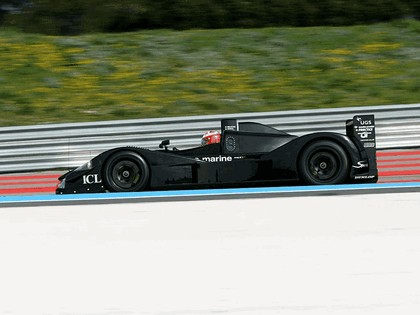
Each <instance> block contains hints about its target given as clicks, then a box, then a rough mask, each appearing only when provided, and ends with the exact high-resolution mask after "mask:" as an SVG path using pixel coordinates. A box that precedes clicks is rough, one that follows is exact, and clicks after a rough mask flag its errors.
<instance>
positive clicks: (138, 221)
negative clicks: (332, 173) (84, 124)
mask: <svg viewBox="0 0 420 315" xmlns="http://www.w3.org/2000/svg"><path fill="white" fill-rule="evenodd" d="M419 209H420V199H419V194H418V193H403V194H398V193H392V194H378V195H376V194H366V195H344V196H343V195H340V196H316V197H299V198H269V199H247V200H240V199H234V200H202V201H189V202H171V203H161V202H156V203H129V204H127V203H125V204H124V203H122V204H103V205H78V206H54V207H47V206H43V207H36V206H34V207H18V208H16V207H14V208H0V252H1V254H2V256H1V259H0V279H1V281H0V297H1V299H0V314H5V315H6V314H7V315H28V314H30V315H70V314H71V315H214V314H228V315H274V314H282V315H294V314H296V315H298V314H299V315H330V314H331V315H350V314H351V315H353V314H357V315H388V314H389V315H395V314H404V315H417V314H420V291H419V290H418V286H419V283H420V247H419V244H420V211H419Z"/></svg>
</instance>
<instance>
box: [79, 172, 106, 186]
mask: <svg viewBox="0 0 420 315" xmlns="http://www.w3.org/2000/svg"><path fill="white" fill-rule="evenodd" d="M100 183H102V180H100V179H99V174H89V175H83V185H92V184H100Z"/></svg>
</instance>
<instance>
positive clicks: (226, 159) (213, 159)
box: [198, 155, 233, 162]
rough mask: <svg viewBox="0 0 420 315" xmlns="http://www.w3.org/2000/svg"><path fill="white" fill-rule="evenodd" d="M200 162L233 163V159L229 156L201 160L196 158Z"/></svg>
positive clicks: (206, 157) (204, 157)
mask: <svg viewBox="0 0 420 315" xmlns="http://www.w3.org/2000/svg"><path fill="white" fill-rule="evenodd" d="M198 159H199V160H201V161H204V162H232V161H233V157H231V156H228V155H227V156H224V155H219V156H202V157H201V158H198Z"/></svg>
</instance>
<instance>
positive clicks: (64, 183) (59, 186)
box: [57, 178, 66, 189]
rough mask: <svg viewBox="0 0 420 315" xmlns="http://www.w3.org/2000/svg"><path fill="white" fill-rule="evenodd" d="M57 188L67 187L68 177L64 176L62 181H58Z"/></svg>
mask: <svg viewBox="0 0 420 315" xmlns="http://www.w3.org/2000/svg"><path fill="white" fill-rule="evenodd" d="M57 188H61V189H64V188H66V179H65V178H63V180H62V181H61V182H60V183H58V185H57Z"/></svg>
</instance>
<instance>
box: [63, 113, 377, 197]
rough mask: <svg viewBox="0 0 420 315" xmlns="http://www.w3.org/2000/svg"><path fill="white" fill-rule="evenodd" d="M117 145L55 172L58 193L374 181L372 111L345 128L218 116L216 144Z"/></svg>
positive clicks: (374, 157)
mask: <svg viewBox="0 0 420 315" xmlns="http://www.w3.org/2000/svg"><path fill="white" fill-rule="evenodd" d="M168 146H169V140H164V141H162V143H161V144H160V146H159V147H160V149H157V150H149V149H144V148H138V147H119V148H115V149H110V150H107V151H105V152H103V153H101V154H99V155H97V156H96V157H95V158H93V159H92V160H90V161H89V162H87V163H86V164H84V165H82V166H80V167H78V168H76V169H74V170H71V171H69V172H67V173H66V174H64V175H62V176H60V177H59V180H60V183H59V185H58V186H57V189H56V193H57V194H74V193H96V192H130V191H144V190H172V189H195V188H213V187H218V188H220V187H257V186H279V185H296V184H298V185H325V184H343V183H374V182H377V180H378V171H377V166H376V147H375V121H374V115H358V116H354V117H353V119H351V120H348V121H346V135H343V134H340V133H335V132H317V133H311V134H307V135H303V136H296V135H291V134H288V133H286V132H283V131H280V130H277V129H275V128H272V127H270V126H267V125H263V124H260V123H255V122H239V123H238V121H237V120H236V119H222V120H221V139H220V142H219V143H215V144H209V145H205V146H198V147H195V148H191V149H186V150H177V149H176V148H168Z"/></svg>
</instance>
